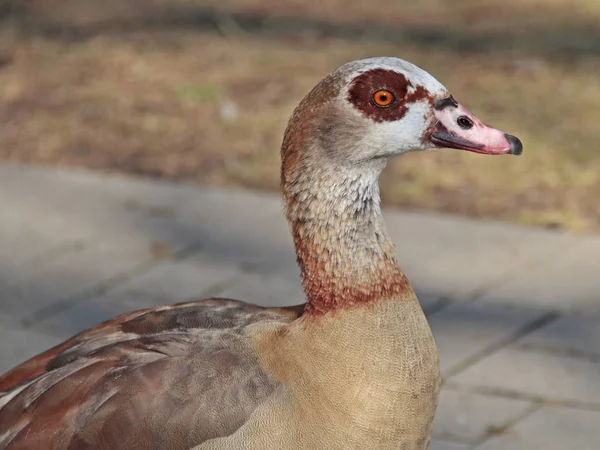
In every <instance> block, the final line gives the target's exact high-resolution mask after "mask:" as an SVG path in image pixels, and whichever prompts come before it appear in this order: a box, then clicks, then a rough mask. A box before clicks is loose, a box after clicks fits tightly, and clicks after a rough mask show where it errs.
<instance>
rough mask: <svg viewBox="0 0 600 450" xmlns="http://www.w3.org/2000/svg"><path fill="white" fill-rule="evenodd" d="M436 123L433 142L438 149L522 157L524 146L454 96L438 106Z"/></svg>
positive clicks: (432, 137) (438, 103)
mask: <svg viewBox="0 0 600 450" xmlns="http://www.w3.org/2000/svg"><path fill="white" fill-rule="evenodd" d="M435 118H436V124H435V126H434V129H433V132H432V133H431V135H430V136H429V140H430V141H431V142H432V143H433V144H434V145H435V146H436V147H445V148H457V149H461V150H468V151H470V152H475V153H484V154H486V155H506V154H511V155H520V154H521V153H523V144H522V143H521V141H520V140H519V139H517V138H516V137H514V136H511V135H510V134H506V133H504V132H503V131H500V130H496V129H495V128H492V127H489V126H487V125H486V124H484V123H483V122H482V121H480V120H479V119H478V118H477V117H475V116H474V115H473V114H471V113H470V112H469V111H468V110H467V109H466V108H465V107H463V106H462V105H460V104H459V103H458V102H456V100H454V98H452V96H450V97H448V98H445V99H443V100H438V101H437V102H436V104H435Z"/></svg>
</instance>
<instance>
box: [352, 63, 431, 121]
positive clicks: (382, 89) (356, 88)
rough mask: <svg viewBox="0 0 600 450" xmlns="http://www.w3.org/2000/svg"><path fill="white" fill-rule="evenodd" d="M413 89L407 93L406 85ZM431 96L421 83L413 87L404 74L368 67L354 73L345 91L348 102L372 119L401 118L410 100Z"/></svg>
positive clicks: (389, 119) (391, 119) (390, 119)
mask: <svg viewBox="0 0 600 450" xmlns="http://www.w3.org/2000/svg"><path fill="white" fill-rule="evenodd" d="M409 87H413V88H414V90H413V91H412V92H411V93H410V94H409V93H408V88H409ZM423 99H430V100H431V101H432V102H433V99H431V98H430V95H429V93H428V92H427V90H425V88H423V86H419V85H417V86H414V85H413V84H412V83H411V82H410V81H409V80H408V79H407V78H406V77H405V76H404V75H402V74H401V73H398V72H395V71H393V70H387V69H371V70H369V71H367V72H364V73H361V74H360V75H359V76H357V77H356V78H355V79H354V81H353V82H352V84H351V85H350V89H349V90H348V101H349V102H350V103H352V104H353V105H354V107H355V108H357V109H358V110H359V111H360V112H362V113H363V114H364V115H365V116H366V117H368V118H370V119H371V120H374V121H375V122H387V121H390V122H391V121H394V120H400V119H402V118H403V117H404V116H405V115H406V112H407V111H408V107H409V105H410V104H411V103H415V102H417V101H420V100H423Z"/></svg>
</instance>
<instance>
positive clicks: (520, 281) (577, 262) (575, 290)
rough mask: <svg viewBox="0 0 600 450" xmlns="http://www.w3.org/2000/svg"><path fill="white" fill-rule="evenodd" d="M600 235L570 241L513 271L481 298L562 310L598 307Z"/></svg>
mask: <svg viewBox="0 0 600 450" xmlns="http://www.w3.org/2000/svg"><path fill="white" fill-rule="evenodd" d="M599 255H600V238H596V237H585V238H580V240H577V241H574V243H573V244H572V245H570V246H569V247H568V248H566V249H565V250H564V251H563V252H561V253H560V254H558V255H555V256H554V257H552V258H548V259H546V260H544V261H540V262H538V263H537V264H534V265H532V266H530V267H527V268H525V270H521V271H519V272H518V273H514V274H513V275H512V276H511V277H510V278H508V279H507V280H506V281H505V282H504V283H502V285H500V286H498V287H496V288H494V289H492V290H490V291H489V292H488V293H486V294H485V295H484V296H483V297H482V299H481V300H482V301H484V302H486V303H490V304H492V303H495V304H505V305H529V306H531V307H537V308H540V309H546V310H548V309H556V310H562V311H571V310H588V309H594V308H598V307H599V306H600V277H599V276H598V274H600V257H599Z"/></svg>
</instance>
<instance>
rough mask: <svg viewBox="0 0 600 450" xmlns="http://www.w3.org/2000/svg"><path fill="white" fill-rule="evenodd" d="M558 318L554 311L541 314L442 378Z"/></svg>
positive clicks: (465, 360)
mask: <svg viewBox="0 0 600 450" xmlns="http://www.w3.org/2000/svg"><path fill="white" fill-rule="evenodd" d="M559 317H560V314H559V313H558V312H556V311H550V312H546V313H543V314H542V315H540V316H538V317H536V318H535V319H533V320H531V321H529V322H528V323H526V324H525V325H523V326H522V327H520V328H519V329H517V330H516V331H515V332H513V333H511V334H509V335H508V336H506V337H504V338H502V339H500V340H498V341H496V342H493V343H491V344H490V345H487V346H485V347H484V348H482V349H481V350H480V351H478V352H477V353H475V354H474V355H471V356H469V357H467V358H465V359H464V360H462V361H460V362H459V363H457V364H455V365H454V366H453V367H451V368H450V369H448V371H446V374H445V375H444V378H450V377H452V376H454V375H456V374H458V373H460V372H462V371H463V370H465V369H466V368H468V367H470V366H472V365H473V364H476V363H477V362H479V361H481V360H482V359H484V358H486V357H488V356H490V355H491V354H492V353H495V352H497V351H498V350H500V349H501V348H504V347H506V346H508V345H510V344H512V343H514V342H516V341H517V340H519V339H520V338H522V337H523V336H525V335H527V334H529V333H531V332H533V331H535V330H537V329H539V328H541V327H543V326H546V325H548V324H549V323H552V322H554V321H556V320H558V318H559Z"/></svg>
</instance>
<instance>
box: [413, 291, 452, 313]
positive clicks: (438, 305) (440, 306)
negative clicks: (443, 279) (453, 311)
mask: <svg viewBox="0 0 600 450" xmlns="http://www.w3.org/2000/svg"><path fill="white" fill-rule="evenodd" d="M417 298H418V295H417ZM453 304H455V302H453V301H452V300H451V299H450V298H449V297H446V296H443V297H440V298H438V299H437V300H436V301H435V302H433V303H432V304H431V305H429V306H425V307H423V312H424V313H425V316H427V317H429V316H432V315H434V314H435V313H437V312H439V311H442V310H444V309H446V308H447V307H449V306H452V305H453Z"/></svg>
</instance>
